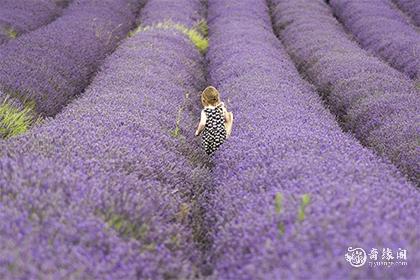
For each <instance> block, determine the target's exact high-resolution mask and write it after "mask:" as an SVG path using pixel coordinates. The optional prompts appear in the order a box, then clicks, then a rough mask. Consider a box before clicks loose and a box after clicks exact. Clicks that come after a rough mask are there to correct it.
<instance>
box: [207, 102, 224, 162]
mask: <svg viewBox="0 0 420 280" xmlns="http://www.w3.org/2000/svg"><path fill="white" fill-rule="evenodd" d="M203 110H204V112H205V113H206V126H205V128H204V132H203V138H202V144H203V147H204V150H205V151H206V153H207V154H208V155H212V154H213V153H214V152H215V151H216V150H217V148H219V146H220V145H221V144H222V143H223V142H224V141H225V139H226V129H225V121H224V117H223V109H222V107H221V106H220V105H218V106H216V107H215V108H208V107H207V108H204V109H203Z"/></svg>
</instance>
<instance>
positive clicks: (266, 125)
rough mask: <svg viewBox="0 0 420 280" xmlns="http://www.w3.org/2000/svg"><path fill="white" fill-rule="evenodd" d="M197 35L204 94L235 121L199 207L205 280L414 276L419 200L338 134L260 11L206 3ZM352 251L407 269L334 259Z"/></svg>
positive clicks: (255, 4) (239, 3) (228, 2)
mask: <svg viewBox="0 0 420 280" xmlns="http://www.w3.org/2000/svg"><path fill="white" fill-rule="evenodd" d="M288 2H290V1H288ZM292 2H294V1H292ZM313 12H314V11H313V10H312V13H313ZM208 23H209V40H210V42H211V45H210V47H209V51H208V56H207V58H208V60H209V69H208V71H209V82H210V83H211V84H214V85H215V86H216V87H218V88H219V89H220V90H221V92H222V95H223V97H224V98H226V100H229V104H230V105H229V106H230V108H231V109H232V110H233V111H234V112H235V116H236V118H235V131H236V133H235V134H233V135H232V136H231V138H230V139H229V141H226V142H225V143H224V145H223V146H222V147H221V148H220V150H219V151H218V154H217V155H216V156H215V161H214V162H215V167H214V169H213V171H212V175H213V178H214V180H215V181H214V185H213V187H212V188H209V189H208V191H207V192H208V194H207V197H208V198H209V200H207V201H203V202H202V203H203V204H204V203H206V209H207V216H206V221H207V228H208V229H209V235H210V236H211V239H212V240H213V246H212V247H211V250H210V255H209V262H210V263H212V264H213V265H214V271H215V275H216V276H217V277H218V278H219V279H345V278H349V277H350V278H355V279H359V278H360V279H368V278H369V279H373V278H374V277H377V278H380V277H382V276H385V275H386V277H388V278H397V277H398V278H400V279H413V276H414V275H418V273H420V271H419V268H418V267H416V265H415V263H416V262H418V261H419V260H420V254H419V252H418V250H417V249H416V244H417V243H416V242H417V241H416V240H418V238H419V237H420V236H419V232H418V231H413V228H414V227H416V223H417V222H416V218H415V217H416V215H417V214H416V213H418V211H419V210H420V209H419V203H418V202H419V200H418V192H416V190H415V188H414V187H413V185H411V184H410V183H408V182H407V181H406V180H405V179H404V178H403V177H402V175H401V174H400V173H399V172H398V171H397V170H396V168H395V167H394V166H393V165H391V164H388V163H385V162H383V161H382V160H381V159H380V158H379V157H377V156H376V155H374V154H373V153H372V151H370V150H369V149H367V148H364V147H362V146H361V145H360V144H359V143H358V141H357V140H355V139H354V138H353V137H352V136H351V135H350V134H347V133H343V132H342V131H341V129H340V127H339V126H338V124H337V122H336V121H335V119H334V116H333V115H332V114H331V113H330V112H328V110H327V109H326V108H324V106H323V104H322V101H321V98H319V96H318V95H317V93H316V92H315V91H314V90H313V89H312V88H311V87H310V86H309V85H308V84H307V83H305V82H303V81H302V79H301V77H300V75H299V73H298V72H297V71H296V69H295V68H294V65H293V63H292V62H291V60H290V59H289V57H288V55H287V53H286V51H285V50H284V49H283V47H282V45H281V44H280V42H279V41H278V39H277V38H276V36H275V35H274V34H273V30H272V25H271V22H270V15H269V10H268V7H267V3H266V1H264V0H259V1H255V0H236V1H232V0H210V1H209V10H208ZM351 246H352V247H362V248H365V250H370V249H371V248H375V247H376V248H385V247H389V248H392V250H398V248H402V249H405V250H407V251H408V252H409V253H408V254H409V265H408V266H407V267H394V268H392V269H388V270H381V269H376V268H369V266H368V265H366V266H365V267H364V268H359V269H355V268H353V267H352V266H351V265H350V264H349V263H347V262H346V260H345V258H344V255H345V253H347V249H348V247H351ZM379 250H380V249H379Z"/></svg>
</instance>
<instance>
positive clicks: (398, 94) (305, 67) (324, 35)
mask: <svg viewBox="0 0 420 280" xmlns="http://www.w3.org/2000/svg"><path fill="white" fill-rule="evenodd" d="M273 4H274V5H273V18H274V28H275V30H276V32H277V34H278V35H279V37H280V39H281V41H282V42H283V43H284V44H285V46H286V49H287V51H288V53H289V54H290V56H291V58H292V59H293V61H294V62H295V63H296V66H297V68H298V69H299V70H300V72H301V73H302V74H303V75H304V77H305V78H307V79H308V80H309V81H310V82H312V83H313V84H314V85H315V86H316V87H317V89H318V91H319V92H320V93H321V95H322V96H323V98H324V100H325V101H326V103H327V105H328V106H329V107H330V108H331V110H332V111H333V113H334V114H335V115H337V117H338V120H339V121H340V123H341V124H342V126H343V127H344V129H346V130H350V131H352V132H354V135H355V136H356V138H357V139H359V140H360V141H361V142H362V144H364V145H366V146H368V147H371V148H373V149H374V150H375V151H376V152H377V153H378V154H380V155H381V156H384V157H385V158H388V159H389V160H391V161H392V162H393V163H394V164H395V165H397V166H398V167H399V168H400V169H401V170H402V171H403V172H404V173H406V174H407V175H408V176H410V178H411V179H413V180H414V181H419V180H420V160H419V159H420V150H419V149H417V148H416V147H417V146H418V145H417V142H418V135H419V132H420V122H419V118H418V112H419V111H420V98H419V97H420V94H419V93H420V91H419V90H417V89H416V88H415V87H414V84H413V82H412V81H411V80H410V79H408V78H406V77H405V76H404V75H402V74H401V73H399V72H398V71H395V70H394V69H392V68H391V67H390V66H388V65H387V64H385V63H383V62H382V61H380V60H379V59H377V58H375V57H374V56H371V55H369V54H368V53H367V52H366V51H364V50H362V49H361V48H360V47H359V46H358V45H357V44H356V43H355V42H354V41H352V40H351V38H350V37H349V36H348V35H347V34H346V33H345V31H344V29H343V28H342V26H341V25H340V24H339V23H338V22H337V20H336V19H335V18H334V16H333V14H332V11H331V9H330V7H329V6H328V5H326V4H325V3H324V2H322V1H307V0H299V1H292V2H291V1H282V0H274V1H273ZM314 11H316V13H314Z"/></svg>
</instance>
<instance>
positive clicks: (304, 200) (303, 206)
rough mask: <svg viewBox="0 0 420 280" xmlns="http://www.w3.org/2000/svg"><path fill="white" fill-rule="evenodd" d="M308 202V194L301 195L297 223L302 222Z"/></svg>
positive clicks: (309, 198)
mask: <svg viewBox="0 0 420 280" xmlns="http://www.w3.org/2000/svg"><path fill="white" fill-rule="evenodd" d="M310 202H311V197H310V195H309V194H304V195H302V199H301V202H300V206H299V210H298V220H299V221H301V222H302V221H303V220H305V210H306V207H307V206H308V205H309V203H310Z"/></svg>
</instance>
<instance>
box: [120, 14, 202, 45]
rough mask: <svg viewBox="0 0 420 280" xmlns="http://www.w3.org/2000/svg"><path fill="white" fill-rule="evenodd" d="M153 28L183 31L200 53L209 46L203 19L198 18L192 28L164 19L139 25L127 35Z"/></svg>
mask: <svg viewBox="0 0 420 280" xmlns="http://www.w3.org/2000/svg"><path fill="white" fill-rule="evenodd" d="M153 29H164V30H170V29H172V30H177V31H179V32H181V33H183V34H184V35H186V36H187V37H188V38H189V39H190V41H191V42H192V43H193V44H194V46H195V47H196V48H197V49H198V50H199V51H200V52H201V53H205V52H206V51H207V48H208V46H209V41H208V39H207V34H208V27H207V23H206V22H205V20H200V21H199V22H198V23H197V25H196V26H194V27H193V28H188V27H187V26H185V25H183V24H180V23H175V22H172V21H164V22H159V23H157V24H153V25H146V26H141V25H140V26H139V27H137V28H136V29H135V30H133V31H130V32H129V35H128V36H130V37H131V36H133V35H134V34H136V33H138V32H144V31H148V30H153Z"/></svg>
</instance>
